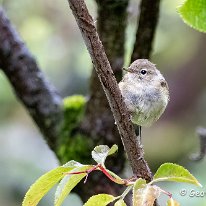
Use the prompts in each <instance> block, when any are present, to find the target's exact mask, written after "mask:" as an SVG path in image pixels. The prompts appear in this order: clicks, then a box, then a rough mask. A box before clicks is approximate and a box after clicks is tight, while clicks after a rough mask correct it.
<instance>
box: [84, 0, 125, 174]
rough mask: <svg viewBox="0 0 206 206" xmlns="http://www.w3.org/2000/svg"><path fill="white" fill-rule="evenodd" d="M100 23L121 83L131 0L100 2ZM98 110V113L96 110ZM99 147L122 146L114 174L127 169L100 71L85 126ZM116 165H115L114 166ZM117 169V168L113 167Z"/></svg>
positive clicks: (94, 80) (94, 79)
mask: <svg viewBox="0 0 206 206" xmlns="http://www.w3.org/2000/svg"><path fill="white" fill-rule="evenodd" d="M97 4H98V19H97V27H98V31H99V34H100V38H101V40H102V43H103V45H104V48H105V50H106V54H107V56H108V58H109V61H110V63H111V66H112V68H113V71H114V74H115V76H116V77H117V78H118V79H120V78H121V76H122V67H123V62H124V42H125V29H126V19H127V18H126V17H127V4H128V0H124V1H119V0H106V1H97ZM94 108H95V109H94ZM81 128H82V130H83V131H84V132H85V133H87V134H88V135H89V136H90V137H91V138H93V139H94V140H95V142H97V144H99V143H101V144H107V145H110V146H111V145H113V144H118V145H119V146H120V148H119V150H120V155H121V158H115V160H114V161H115V166H114V168H113V170H114V171H115V172H119V171H121V170H122V168H123V165H124V159H125V158H124V154H123V152H122V151H123V147H122V146H121V145H122V143H121V139H120V137H119V133H118V131H117V127H116V125H115V124H114V117H113V115H112V112H111V109H110V107H109V104H108V101H107V99H106V95H105V93H104V91H103V89H102V86H101V84H100V82H99V79H98V77H97V75H96V71H95V70H93V71H92V75H91V80H90V98H89V101H88V103H87V106H86V113H85V118H84V120H83V121H82V125H81ZM111 164H112V163H111ZM112 165H114V164H112Z"/></svg>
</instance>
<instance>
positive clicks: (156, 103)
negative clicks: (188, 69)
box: [119, 59, 169, 126]
mask: <svg viewBox="0 0 206 206" xmlns="http://www.w3.org/2000/svg"><path fill="white" fill-rule="evenodd" d="M124 70H126V71H127V73H126V74H125V75H124V77H123V79H122V81H121V82H120V83H119V88H120V90H121V93H122V96H123V98H124V101H125V103H126V106H127V108H128V110H129V112H130V114H131V120H132V122H133V123H134V124H137V125H139V126H150V125H151V124H153V122H155V121H156V120H158V119H159V117H160V116H161V115H162V113H163V112H164V110H165V108H166V106H167V104H168V101H169V90H168V85H167V82H166V81H165V79H164V77H163V76H162V74H161V73H160V71H159V70H158V69H157V68H156V66H155V65H154V64H152V63H151V62H150V61H148V60H147V59H138V60H136V61H134V62H133V63H132V64H131V65H130V66H129V68H128V69H124Z"/></svg>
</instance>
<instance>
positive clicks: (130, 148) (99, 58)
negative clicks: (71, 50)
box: [68, 0, 151, 179]
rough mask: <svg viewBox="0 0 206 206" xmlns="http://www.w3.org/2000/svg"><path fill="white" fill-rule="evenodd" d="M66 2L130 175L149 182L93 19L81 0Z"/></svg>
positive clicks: (144, 164) (148, 171)
mask: <svg viewBox="0 0 206 206" xmlns="http://www.w3.org/2000/svg"><path fill="white" fill-rule="evenodd" d="M68 2H69V5H70V8H71V10H72V12H73V14H74V16H75V19H76V21H77V24H78V26H79V29H80V31H81V33H82V36H83V38H84V40H85V43H86V46H87V49H88V51H89V53H90V56H91V58H92V62H93V64H94V67H95V69H96V72H97V75H98V77H99V79H100V81H101V84H102V87H103V89H104V91H105V93H106V96H107V99H108V101H109V104H110V107H111V110H112V112H113V115H114V118H115V121H116V124H117V127H118V129H119V133H120V136H121V138H122V141H123V144H124V147H125V150H126V152H127V155H128V159H129V161H130V164H131V167H132V170H133V173H134V175H136V176H137V177H142V178H145V179H151V172H150V169H149V167H148V165H147V163H146V161H145V160H144V159H143V149H142V147H141V145H140V143H139V142H138V140H137V138H136V135H135V131H134V127H133V125H132V123H131V121H130V115H129V113H128V111H127V108H126V105H125V103H124V101H123V98H122V96H121V93H120V90H119V87H118V84H117V81H116V79H115V77H114V74H113V71H112V69H111V66H110V63H109V61H108V59H107V56H106V54H105V51H104V48H103V45H102V43H101V41H100V39H99V36H98V34H97V30H96V28H95V26H94V22H93V19H92V17H91V16H90V14H89V12H88V9H87V7H86V5H85V3H84V1H83V0H68Z"/></svg>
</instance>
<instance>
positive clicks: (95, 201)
mask: <svg viewBox="0 0 206 206" xmlns="http://www.w3.org/2000/svg"><path fill="white" fill-rule="evenodd" d="M115 199H116V197H114V196H112V195H108V194H99V195H94V196H92V197H90V198H89V200H88V201H87V202H86V203H85V204H84V206H97V205H98V206H105V205H108V204H109V203H111V202H113V201H114V200H115Z"/></svg>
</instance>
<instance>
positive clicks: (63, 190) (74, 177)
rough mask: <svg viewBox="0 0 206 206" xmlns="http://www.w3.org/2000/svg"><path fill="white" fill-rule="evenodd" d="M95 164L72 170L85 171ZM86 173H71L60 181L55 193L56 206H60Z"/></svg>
mask: <svg viewBox="0 0 206 206" xmlns="http://www.w3.org/2000/svg"><path fill="white" fill-rule="evenodd" d="M92 167H93V166H91V165H88V166H81V167H78V168H75V169H73V170H71V171H70V172H71V173H72V172H83V171H86V170H88V169H91V168H92ZM86 175H87V174H86V173H82V174H71V175H69V174H68V175H67V176H65V177H64V178H63V179H62V180H61V182H60V183H59V185H58V187H57V190H56V193H55V201H54V205H55V206H60V205H61V204H62V202H63V201H64V199H65V198H66V197H67V195H68V194H69V193H70V192H71V190H72V189H73V188H74V187H75V186H76V185H77V184H78V183H79V182H80V181H81V180H82V179H83V178H84V177H85V176H86Z"/></svg>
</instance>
